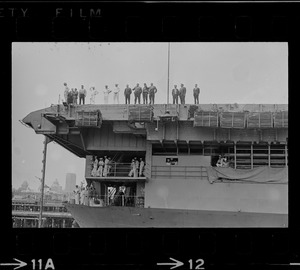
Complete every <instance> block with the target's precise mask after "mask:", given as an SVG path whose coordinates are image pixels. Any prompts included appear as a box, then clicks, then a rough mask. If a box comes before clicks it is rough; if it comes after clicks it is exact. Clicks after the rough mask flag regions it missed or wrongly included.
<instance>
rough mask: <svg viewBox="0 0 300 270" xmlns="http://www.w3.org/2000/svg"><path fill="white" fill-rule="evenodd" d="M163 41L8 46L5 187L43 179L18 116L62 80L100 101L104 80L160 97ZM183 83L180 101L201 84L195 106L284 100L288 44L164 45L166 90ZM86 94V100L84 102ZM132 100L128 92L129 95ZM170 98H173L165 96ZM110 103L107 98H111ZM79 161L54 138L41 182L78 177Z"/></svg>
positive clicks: (52, 98) (51, 97)
mask: <svg viewBox="0 0 300 270" xmlns="http://www.w3.org/2000/svg"><path fill="white" fill-rule="evenodd" d="M167 78H168V43H139V42H136V43H78V42H72V43H71V42H70V43H57V42H49V43H39V42H34V43H33V42H14V43H13V44H12V186H13V187H15V188H18V187H20V185H21V184H22V182H23V181H25V180H26V181H27V182H28V183H29V187H30V188H31V189H37V188H38V186H39V180H38V179H37V178H36V177H42V172H41V169H42V158H43V153H42V151H43V140H44V136H43V135H37V134H35V132H34V130H33V129H31V128H28V127H26V126H24V125H22V123H20V121H19V120H22V119H23V118H24V117H25V116H26V115H28V114H29V113H30V112H32V111H35V110H39V109H43V108H45V107H49V106H50V105H51V104H57V103H58V101H59V98H60V99H62V98H63V92H64V86H63V83H64V82H67V84H68V86H69V87H70V88H77V89H79V88H80V86H81V85H82V84H83V85H84V86H85V88H86V89H89V88H90V87H91V86H94V87H95V88H96V90H98V91H99V94H98V95H97V96H96V103H99V104H100V103H103V90H104V86H105V85H108V86H109V87H110V88H113V87H114V84H115V83H118V84H119V87H120V88H121V94H120V103H124V101H125V99H124V96H123V94H122V93H123V91H124V89H125V87H126V84H129V85H130V86H131V87H133V86H135V85H136V84H137V83H139V84H140V85H143V84H144V83H147V85H150V83H151V82H152V83H153V84H154V85H155V86H156V87H157V90H158V92H157V94H156V97H155V100H156V103H162V104H164V103H167V88H168V87H167V85H168V79H167ZM181 83H183V84H184V85H185V86H186V88H187V95H186V103H187V104H192V103H193V94H192V89H193V87H194V85H195V84H196V83H197V84H198V86H199V87H200V104H201V103H202V104H207V103H208V104H210V103H217V104H218V103H231V104H233V103H243V104H253V103H256V104H264V103H266V104H276V103H279V104H287V103H288V44H287V43H286V42H257V43H254V42H239V43H237V42H236V43H234V42H228V43H225V42H220V43H219V42H215V43H210V42H207V43H184V42H179V43H170V69H169V85H170V87H169V89H170V93H171V90H172V88H173V86H174V84H177V85H178V87H179V86H180V84H181ZM89 98H90V92H89V91H88V96H87V99H86V103H87V104H88V103H89ZM131 99H132V98H131ZM169 101H170V102H172V97H171V95H170V98H169ZM109 102H110V103H112V97H110V101H109ZM84 167H85V160H84V159H82V158H78V157H77V156H75V155H74V154H72V153H70V152H69V151H67V150H66V149H64V148H62V147H61V146H59V145H58V144H55V143H54V142H51V143H49V144H48V147H47V163H46V177H45V183H46V184H47V185H49V186H51V185H52V183H53V182H54V181H55V180H56V179H57V180H58V182H59V183H60V185H62V186H63V188H64V186H65V179H66V173H68V172H72V173H76V182H77V184H79V183H80V182H81V181H84Z"/></svg>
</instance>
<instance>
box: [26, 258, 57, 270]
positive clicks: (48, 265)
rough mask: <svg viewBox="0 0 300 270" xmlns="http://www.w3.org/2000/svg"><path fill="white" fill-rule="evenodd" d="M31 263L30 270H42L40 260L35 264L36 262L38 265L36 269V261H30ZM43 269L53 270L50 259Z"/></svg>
mask: <svg viewBox="0 0 300 270" xmlns="http://www.w3.org/2000/svg"><path fill="white" fill-rule="evenodd" d="M31 262H32V270H42V269H43V268H42V266H43V265H42V264H43V261H42V259H39V260H37V262H38V264H37V265H38V268H36V260H35V259H33V260H31ZM44 269H45V270H47V269H55V268H54V264H53V261H52V259H51V258H50V259H48V260H47V263H46V264H45V268H44Z"/></svg>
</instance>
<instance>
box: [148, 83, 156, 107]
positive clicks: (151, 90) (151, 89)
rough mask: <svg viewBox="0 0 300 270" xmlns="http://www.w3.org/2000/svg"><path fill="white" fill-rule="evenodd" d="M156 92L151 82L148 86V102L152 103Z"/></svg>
mask: <svg viewBox="0 0 300 270" xmlns="http://www.w3.org/2000/svg"><path fill="white" fill-rule="evenodd" d="M156 92H157V89H156V87H155V86H154V85H153V83H151V85H150V87H149V99H150V104H154V98H155V94H156Z"/></svg>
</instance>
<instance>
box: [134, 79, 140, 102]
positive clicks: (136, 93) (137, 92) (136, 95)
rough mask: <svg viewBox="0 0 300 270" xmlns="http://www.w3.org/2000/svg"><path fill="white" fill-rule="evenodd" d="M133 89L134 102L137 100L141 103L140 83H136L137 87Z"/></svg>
mask: <svg viewBox="0 0 300 270" xmlns="http://www.w3.org/2000/svg"><path fill="white" fill-rule="evenodd" d="M133 91H134V104H136V102H137V101H138V103H139V104H141V93H142V88H141V87H140V85H139V84H138V83H137V84H136V87H134V88H133Z"/></svg>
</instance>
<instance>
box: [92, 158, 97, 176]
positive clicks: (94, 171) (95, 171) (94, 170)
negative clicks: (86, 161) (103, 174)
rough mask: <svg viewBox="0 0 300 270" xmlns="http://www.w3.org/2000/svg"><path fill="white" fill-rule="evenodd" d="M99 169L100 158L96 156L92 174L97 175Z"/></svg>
mask: <svg viewBox="0 0 300 270" xmlns="http://www.w3.org/2000/svg"><path fill="white" fill-rule="evenodd" d="M97 169H98V159H97V157H96V156H95V160H94V163H93V170H92V173H91V175H92V176H97Z"/></svg>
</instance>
